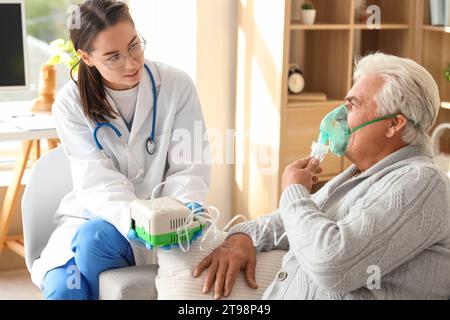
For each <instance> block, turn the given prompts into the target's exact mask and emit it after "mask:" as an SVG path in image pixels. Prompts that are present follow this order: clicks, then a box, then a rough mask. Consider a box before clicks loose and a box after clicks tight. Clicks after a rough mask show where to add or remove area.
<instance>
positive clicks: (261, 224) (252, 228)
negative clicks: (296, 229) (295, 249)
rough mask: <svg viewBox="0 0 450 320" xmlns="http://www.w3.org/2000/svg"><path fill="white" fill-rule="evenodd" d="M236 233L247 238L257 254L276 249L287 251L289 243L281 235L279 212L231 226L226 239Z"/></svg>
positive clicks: (284, 236)
mask: <svg viewBox="0 0 450 320" xmlns="http://www.w3.org/2000/svg"><path fill="white" fill-rule="evenodd" d="M236 233H243V234H246V235H247V236H249V237H250V238H251V239H252V241H253V244H254V246H255V248H256V251H257V252H261V251H270V250H276V249H280V250H289V241H288V239H287V235H283V234H284V233H285V229H284V225H283V221H282V220H281V216H280V212H279V211H275V212H274V213H272V214H270V215H267V216H264V217H261V218H258V219H256V220H253V221H248V222H244V223H240V224H237V225H235V226H233V227H232V228H231V229H230V231H229V233H228V237H230V236H232V235H233V234H236Z"/></svg>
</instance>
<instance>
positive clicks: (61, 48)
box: [47, 39, 80, 73]
mask: <svg viewBox="0 0 450 320" xmlns="http://www.w3.org/2000/svg"><path fill="white" fill-rule="evenodd" d="M50 49H51V50H52V52H53V56H52V57H51V58H50V59H49V61H48V62H47V64H50V65H57V64H59V63H63V64H64V65H65V66H66V67H67V68H68V69H69V70H71V69H72V68H73V67H74V66H75V65H76V64H77V63H78V61H79V60H80V57H79V55H78V53H77V52H76V51H75V48H74V47H73V43H72V41H70V40H68V41H64V39H58V40H55V41H52V42H51V43H50ZM77 69H78V68H75V69H74V73H76V72H77Z"/></svg>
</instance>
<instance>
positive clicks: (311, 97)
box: [289, 92, 327, 101]
mask: <svg viewBox="0 0 450 320" xmlns="http://www.w3.org/2000/svg"><path fill="white" fill-rule="evenodd" d="M289 100H290V101H327V95H326V94H325V93H322V92H302V93H300V94H291V95H289Z"/></svg>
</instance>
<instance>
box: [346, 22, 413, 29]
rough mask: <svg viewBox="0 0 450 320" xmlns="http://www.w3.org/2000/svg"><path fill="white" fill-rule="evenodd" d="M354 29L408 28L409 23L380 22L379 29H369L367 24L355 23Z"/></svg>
mask: <svg viewBox="0 0 450 320" xmlns="http://www.w3.org/2000/svg"><path fill="white" fill-rule="evenodd" d="M353 28H354V29H355V30H408V29H409V25H407V24H402V23H382V24H381V28H380V29H371V28H369V27H368V26H367V24H355V25H354V26H353Z"/></svg>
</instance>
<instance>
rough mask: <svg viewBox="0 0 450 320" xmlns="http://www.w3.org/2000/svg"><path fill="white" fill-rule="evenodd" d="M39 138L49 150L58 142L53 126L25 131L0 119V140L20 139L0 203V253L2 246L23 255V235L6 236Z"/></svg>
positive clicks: (38, 153)
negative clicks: (8, 182) (7, 184)
mask: <svg viewBox="0 0 450 320" xmlns="http://www.w3.org/2000/svg"><path fill="white" fill-rule="evenodd" d="M41 139H47V140H48V147H49V150H51V149H54V148H55V147H56V146H57V145H58V142H59V141H58V135H57V132H56V129H55V128H53V129H45V130H29V131H26V130H22V129H20V128H18V127H14V126H13V125H11V124H8V123H7V122H4V121H2V120H1V119H0V142H5V141H22V152H21V154H20V156H19V158H18V161H17V163H16V165H15V167H14V178H13V181H12V183H11V184H10V185H9V186H8V189H7V191H6V195H5V198H4V201H3V203H2V204H0V254H1V252H2V251H3V249H4V248H8V249H10V250H12V251H13V252H15V253H17V254H18V255H20V256H22V257H25V251H24V247H23V236H21V235H17V236H8V230H9V227H10V224H11V218H12V213H13V212H14V209H15V207H16V205H17V202H18V200H19V199H18V196H19V188H20V184H21V181H22V177H23V174H24V172H25V169H26V166H27V163H28V160H30V155H32V154H33V158H32V160H34V161H36V160H37V159H39V158H40V156H41Z"/></svg>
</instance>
